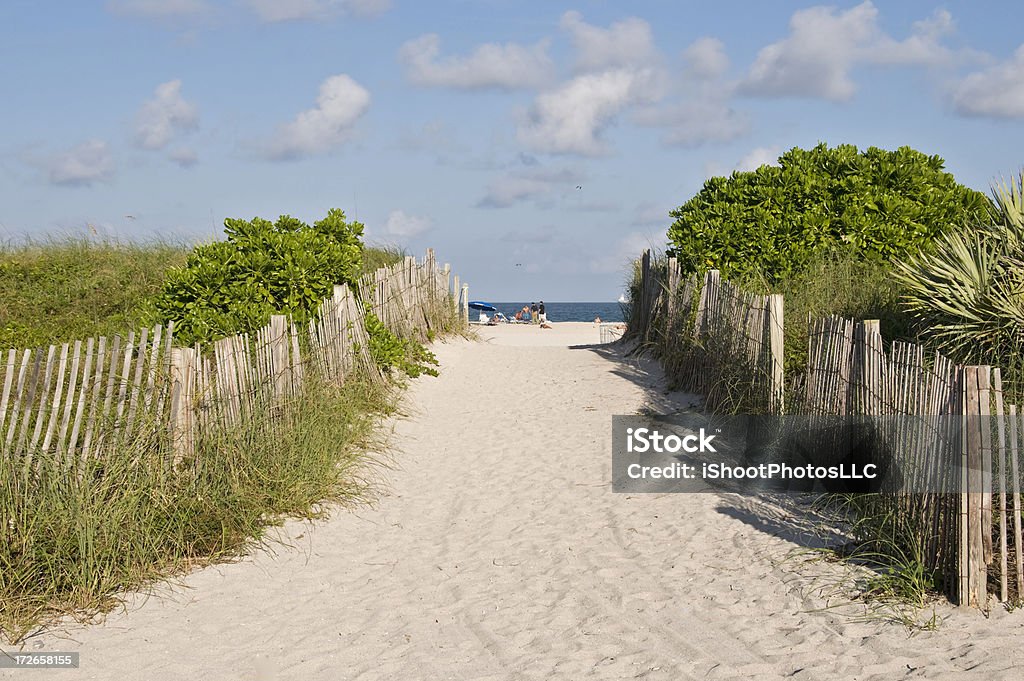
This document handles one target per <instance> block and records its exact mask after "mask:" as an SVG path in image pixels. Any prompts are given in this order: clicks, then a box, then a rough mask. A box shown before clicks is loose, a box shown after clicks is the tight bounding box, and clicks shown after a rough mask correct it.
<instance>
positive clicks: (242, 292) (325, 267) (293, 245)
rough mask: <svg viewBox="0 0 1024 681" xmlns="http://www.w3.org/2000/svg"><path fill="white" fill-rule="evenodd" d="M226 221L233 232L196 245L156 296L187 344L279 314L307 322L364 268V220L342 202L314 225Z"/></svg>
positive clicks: (164, 317) (163, 317) (288, 220)
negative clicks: (350, 214) (353, 218)
mask: <svg viewBox="0 0 1024 681" xmlns="http://www.w3.org/2000/svg"><path fill="white" fill-rule="evenodd" d="M224 224H225V232H226V233H227V237H228V238H227V240H226V241H217V242H214V243H210V244H204V245H201V246H197V247H196V249H195V250H194V251H192V253H191V255H189V257H188V260H187V261H186V263H185V264H184V266H182V267H177V268H174V269H173V270H171V272H170V274H169V275H168V277H167V280H166V281H165V283H164V287H163V290H162V292H161V293H160V295H158V296H157V297H156V298H155V300H154V303H153V307H154V309H155V316H156V317H157V318H158V320H159V321H162V322H167V321H170V320H174V329H175V331H174V333H175V337H176V338H177V339H178V342H179V343H181V344H185V345H188V344H192V343H195V342H197V341H199V342H209V341H212V340H216V339H218V338H222V337H225V336H229V335H232V334H236V333H243V332H248V333H252V332H255V331H256V330H257V329H259V328H260V327H262V326H264V325H265V324H266V323H267V322H268V321H269V320H270V316H271V315H274V314H287V315H290V316H291V317H292V319H294V320H295V321H296V322H297V323H299V324H302V323H304V322H305V321H307V320H308V319H309V318H310V315H312V314H313V312H314V311H315V310H316V308H317V306H318V305H319V304H320V301H322V300H323V299H324V298H327V297H329V296H330V295H331V293H332V290H333V287H334V285H335V284H350V283H353V282H355V281H356V280H357V278H358V277H359V274H360V272H361V267H362V264H361V256H362V250H363V245H362V242H361V241H360V237H361V236H362V234H363V225H362V224H361V223H358V222H346V221H345V214H344V213H343V212H342V211H340V210H338V209H331V210H330V211H329V212H328V214H327V217H325V218H324V219H323V220H319V221H317V222H315V223H313V225H312V226H310V225H307V224H305V223H303V222H301V221H300V220H297V219H295V218H293V217H289V216H287V215H284V216H281V217H280V218H278V220H277V222H274V223H271V222H270V221H268V220H263V219H261V218H254V219H252V220H250V221H245V220H234V219H228V220H225V222H224Z"/></svg>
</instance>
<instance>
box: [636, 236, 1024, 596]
mask: <svg viewBox="0 0 1024 681" xmlns="http://www.w3.org/2000/svg"><path fill="white" fill-rule="evenodd" d="M639 267H640V272H639V276H640V281H639V282H638V283H637V288H635V289H634V299H633V301H632V309H631V315H630V321H629V331H628V334H627V339H632V340H634V341H636V342H637V343H638V345H637V347H638V348H639V349H643V348H653V350H654V351H655V353H656V354H657V356H658V357H659V358H660V359H661V361H662V363H663V364H664V366H665V369H666V372H667V373H668V374H669V376H670V377H672V378H673V379H675V380H676V381H677V382H678V383H679V384H680V385H681V386H683V387H685V388H688V389H691V390H696V391H699V392H702V393H703V394H705V396H706V398H707V407H708V408H709V409H712V410H714V409H716V408H718V407H720V406H725V407H727V408H729V409H732V410H734V411H739V410H741V409H743V410H749V409H751V408H753V409H758V408H759V407H761V406H767V407H768V409H767V411H769V412H771V413H776V414H778V413H781V412H782V411H783V410H785V411H786V412H787V413H789V414H799V415H806V416H808V417H809V418H810V419H812V420H811V421H810V423H813V419H814V418H816V417H820V418H821V419H823V421H822V422H823V423H826V422H829V421H827V419H829V418H831V419H832V420H831V421H830V422H831V423H836V419H839V420H841V421H842V420H845V422H851V421H852V422H857V423H868V424H870V425H871V428H872V432H873V433H874V434H875V437H876V438H877V440H878V443H879V447H880V448H884V449H883V451H887V452H888V453H889V454H890V456H891V458H892V464H893V470H895V471H898V472H899V476H898V478H897V479H898V481H899V483H900V484H899V485H898V487H895V488H892V489H885V490H883V491H882V493H881V494H880V495H879V499H880V500H881V502H882V504H883V507H884V508H887V509H888V510H889V511H891V513H892V516H893V518H895V519H896V522H899V523H902V524H904V525H905V526H907V527H910V528H913V531H912V532H909V533H908V536H911V537H912V538H913V541H914V542H915V543H916V545H915V546H913V547H907V548H909V549H910V550H913V551H915V552H916V553H917V556H918V558H919V559H920V560H921V561H922V563H923V564H924V567H925V569H926V570H928V571H929V572H930V573H932V574H937V575H939V576H940V577H941V578H942V581H943V583H944V584H945V585H946V589H947V595H948V596H949V598H950V599H951V600H952V601H954V602H955V603H959V604H964V605H971V606H974V607H979V608H982V609H985V608H987V607H988V602H989V598H988V596H989V593H990V592H991V593H993V594H994V595H995V596H996V597H997V598H998V599H999V600H1000V601H1002V602H1005V603H1020V602H1022V600H1024V561H1022V560H1021V557H1022V556H1024V546H1022V541H1024V535H1022V529H1021V523H1022V520H1021V501H1022V499H1021V480H1020V467H1019V462H1018V452H1019V451H1024V441H1022V438H1024V421H1022V420H1021V419H1022V418H1024V407H1020V406H1019V405H1011V404H1004V400H1003V393H1002V384H1001V375H1000V370H999V369H998V368H991V367H987V366H959V365H956V364H955V363H953V362H951V361H949V360H948V359H947V358H945V357H943V356H941V355H939V354H936V353H928V352H926V351H925V349H924V348H923V347H922V346H920V345H915V344H910V343H899V342H896V343H891V344H889V346H888V347H886V344H885V343H884V342H883V340H882V334H881V329H880V327H879V322H878V321H877V320H866V321H859V322H857V321H854V320H850V319H842V318H838V317H827V318H824V319H818V320H811V322H810V329H809V338H808V348H807V363H806V367H805V368H804V369H803V370H802V371H801V372H800V375H798V376H794V377H793V380H791V381H790V382H789V384H788V386H787V384H784V383H783V374H782V366H783V357H784V352H783V351H784V346H783V342H784V341H783V338H784V335H783V315H782V306H783V303H782V297H781V296H756V295H753V294H750V293H747V292H744V291H741V290H739V289H738V287H735V286H733V285H731V284H729V283H728V282H725V281H722V280H721V278H720V276H719V273H718V272H717V271H710V272H708V273H706V274H705V275H704V276H703V277H696V276H684V275H683V274H682V273H681V272H680V271H679V268H678V266H677V265H676V263H675V262H674V261H673V260H672V259H671V258H669V259H667V260H666V261H665V262H664V263H662V264H659V265H656V264H654V263H652V261H651V257H650V253H649V252H645V253H644V255H643V258H642V259H641V261H640V264H639ZM737 376H740V377H744V378H742V381H744V386H743V387H742V388H740V389H739V390H737V389H736V387H735V386H734V385H733V384H734V383H735V381H736V380H737ZM723 386H724V387H723ZM744 389H745V390H746V392H743V390H744ZM737 393H739V394H740V395H741V397H743V399H741V400H735V399H731V400H730V399H729V397H730V396H732V397H734V396H735V395H736V394H737ZM825 430H827V429H825ZM826 444H827V443H826ZM834 444H839V443H834Z"/></svg>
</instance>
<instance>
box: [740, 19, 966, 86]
mask: <svg viewBox="0 0 1024 681" xmlns="http://www.w3.org/2000/svg"><path fill="white" fill-rule="evenodd" d="M789 28H790V34H789V36H787V37H786V38H784V39H783V40H780V41H778V42H775V43H772V44H770V45H767V46H766V47H764V48H762V49H761V51H760V52H758V55H757V58H756V59H755V60H754V63H753V65H752V66H751V67H750V71H749V72H748V74H747V77H746V79H745V80H744V82H743V83H742V86H741V89H742V91H743V92H746V93H748V94H752V95H761V96H767V97H786V96H792V97H814V98H822V99H828V100H832V101H845V100H848V99H850V98H851V97H852V96H853V95H854V93H855V92H856V89H857V88H856V85H855V84H854V82H853V80H852V79H851V77H850V71H851V70H852V69H853V68H854V67H855V66H856V65H858V64H863V63H866V64H882V65H884V64H902V65H923V66H930V65H936V64H941V63H944V62H948V61H949V60H950V59H952V58H953V54H952V52H950V50H948V49H947V48H946V47H944V46H943V45H942V44H941V39H942V38H943V36H945V35H946V34H948V33H949V32H950V31H951V30H952V28H953V23H952V17H951V16H950V15H949V13H948V12H945V11H944V10H939V11H937V12H936V13H935V14H934V15H933V16H932V17H931V18H930V19H927V20H923V21H918V22H916V23H915V24H914V25H913V29H912V33H911V35H910V37H908V38H907V39H905V40H902V41H898V40H895V39H894V38H892V37H891V36H889V35H887V34H886V33H885V32H884V31H882V29H881V28H880V27H879V25H878V10H877V9H876V8H875V6H874V4H872V3H871V2H870V0H868V1H866V2H863V3H861V4H860V5H857V6H856V7H853V8H851V9H849V10H846V11H840V10H838V9H836V8H835V7H825V6H818V7H811V8H808V9H804V10H799V11H797V12H795V13H794V14H793V16H792V17H791V18H790V21H789Z"/></svg>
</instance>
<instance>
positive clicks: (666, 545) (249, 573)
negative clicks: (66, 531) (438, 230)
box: [0, 324, 1024, 680]
mask: <svg viewBox="0 0 1024 681" xmlns="http://www.w3.org/2000/svg"><path fill="white" fill-rule="evenodd" d="M480 333H481V336H482V337H484V338H485V339H487V340H486V341H485V342H479V343H469V342H464V341H459V342H453V343H450V344H442V345H438V346H437V347H436V352H437V354H438V357H439V358H440V359H441V361H442V367H443V368H442V375H441V377H440V378H439V379H432V378H424V379H420V380H417V381H415V382H414V384H413V387H412V390H411V392H410V394H409V396H408V410H409V411H410V418H408V419H402V420H398V421H397V422H396V424H395V437H394V446H395V448H396V454H395V457H396V461H397V463H398V465H399V466H400V468H399V469H397V470H394V471H390V472H388V473H387V475H386V481H387V484H388V486H389V492H388V493H386V494H385V495H384V496H382V498H381V499H380V501H379V503H378V504H377V506H376V507H374V508H364V509H362V510H360V511H358V512H355V513H353V512H347V511H341V512H338V513H336V514H335V517H334V518H333V519H332V520H331V521H330V522H329V523H326V524H321V525H319V526H316V527H314V528H310V526H309V525H305V524H300V523H293V524H290V525H288V527H287V528H286V530H287V532H288V534H289V536H290V537H292V539H293V541H294V543H295V545H296V548H287V547H277V548H276V549H275V553H274V554H271V553H266V552H263V553H260V554H259V555H256V556H254V557H252V558H250V559H247V560H245V561H242V562H240V563H238V564H233V565H224V566H219V567H216V568H211V569H207V570H203V571H201V572H198V573H196V574H193V575H191V576H189V577H188V578H187V579H186V580H184V581H185V584H186V585H187V587H188V588H187V589H181V588H179V589H177V590H176V591H175V592H173V593H172V592H169V591H168V589H166V588H164V589H161V590H159V591H158V595H157V596H156V597H152V598H149V599H148V600H145V601H144V602H143V601H142V600H141V599H139V600H138V601H137V602H133V603H132V604H130V606H129V608H128V611H127V612H117V613H114V614H112V615H111V616H109V617H108V618H107V620H106V622H105V623H103V624H100V625H94V626H89V627H83V626H77V625H75V626H70V627H67V628H65V629H63V630H59V631H54V632H50V633H47V634H44V635H42V636H40V637H38V638H36V639H32V640H31V641H30V642H29V645H28V649H29V650H35V649H36V647H38V648H42V649H44V650H79V651H81V656H82V660H81V668H80V669H79V670H78V671H60V672H11V671H10V670H7V671H0V677H3V678H15V677H16V678H28V677H29V676H31V677H32V678H50V677H58V676H59V677H60V678H75V679H77V678H88V679H115V678H146V679H156V680H163V679H182V678H186V679H206V678H210V679H585V678H586V679H590V678H595V679H624V678H645V679H691V678H692V679H730V678H759V679H775V678H792V679H832V678H837V679H838V678H856V679H862V680H867V679H887V680H888V679H893V678H934V679H960V678H971V679H974V678H981V679H987V680H991V679H1017V678H1021V671H1020V668H1021V665H1022V664H1024V652H1022V651H1021V641H1022V640H1024V639H1022V638H1021V635H1022V634H1024V617H1022V616H1021V615H1020V614H1016V613H1012V614H1006V613H1003V612H1001V611H997V612H996V613H994V614H993V615H992V617H991V618H989V619H986V618H985V617H984V616H982V615H981V614H980V613H978V612H976V611H967V610H957V609H955V608H952V607H950V606H948V605H939V606H938V608H937V613H938V616H939V617H940V618H943V619H944V620H945V621H943V622H942V623H941V625H940V627H939V630H938V631H936V632H923V633H919V634H917V635H915V636H913V637H911V638H908V634H907V630H906V629H905V628H903V627H902V626H899V625H893V624H885V623H882V622H877V621H873V622H867V623H857V622H854V621H851V620H850V619H849V618H848V617H843V616H841V615H839V614H837V613H835V612H831V611H829V612H821V611H819V610H820V608H822V607H823V606H824V605H825V601H823V600H822V599H821V598H820V597H819V596H818V595H817V592H816V590H815V589H814V588H812V587H813V582H812V578H815V577H816V578H818V579H821V580H824V581H825V582H827V581H829V580H832V581H835V580H836V579H838V576H839V575H840V574H841V573H842V572H843V568H842V567H841V566H839V565H834V564H824V563H813V564H806V563H801V562H800V561H799V560H793V559H790V560H788V561H786V562H785V563H783V562H782V561H783V560H784V559H785V558H786V557H787V555H789V554H790V552H791V551H792V550H793V549H795V548H799V546H800V543H799V542H794V541H790V540H788V539H786V538H784V537H785V536H792V535H791V533H788V532H787V528H789V527H790V526H791V525H792V524H793V523H794V522H796V520H797V519H795V518H790V517H787V516H786V515H785V512H783V511H779V510H778V509H773V508H772V507H769V506H762V505H759V504H758V503H756V502H752V501H750V500H744V499H740V498H738V497H732V496H719V495H710V494H708V495H662V496H654V495H640V496H630V495H622V494H612V493H611V491H610V488H609V479H610V454H609V452H610V429H611V426H610V415H611V414H616V413H620V414H621V413H632V412H635V411H636V410H637V409H638V408H640V407H642V406H644V405H651V404H653V405H654V406H655V407H659V406H662V403H664V402H667V401H680V400H682V401H684V402H685V401H686V399H687V397H686V396H681V395H666V394H664V391H663V390H662V388H661V383H660V380H659V378H658V374H657V372H656V370H654V369H652V367H650V366H637V365H635V364H631V363H629V362H623V361H621V360H619V359H617V358H615V357H609V356H608V355H607V354H606V353H602V352H597V351H595V350H593V349H587V348H581V349H570V347H569V346H570V345H572V344H580V343H593V342H596V341H597V339H598V331H597V329H596V328H595V327H594V326H593V325H591V324H558V325H556V327H555V328H554V329H552V330H542V329H538V328H535V327H527V328H516V327H498V328H484V329H481V331H480ZM648 372H650V373H648ZM471 424H475V425H471ZM777 535H782V536H777ZM855 610H856V609H854V611H855Z"/></svg>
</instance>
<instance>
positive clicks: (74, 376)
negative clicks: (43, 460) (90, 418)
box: [57, 340, 82, 463]
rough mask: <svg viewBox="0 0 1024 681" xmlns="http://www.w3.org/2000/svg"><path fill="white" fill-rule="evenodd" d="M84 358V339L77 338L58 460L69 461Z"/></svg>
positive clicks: (59, 437) (72, 357)
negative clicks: (73, 419)
mask: <svg viewBox="0 0 1024 681" xmlns="http://www.w3.org/2000/svg"><path fill="white" fill-rule="evenodd" d="M81 359H82V341H80V340H76V341H75V345H74V350H73V351H72V353H71V370H70V372H69V373H68V394H67V399H65V400H64V413H63V415H62V416H61V419H60V431H59V432H58V433H57V461H58V462H60V463H67V462H66V459H65V454H66V452H67V451H68V450H67V446H68V442H67V435H68V428H69V427H70V425H71V414H72V410H73V408H74V402H75V390H76V389H77V388H78V370H79V366H80V363H81Z"/></svg>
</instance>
